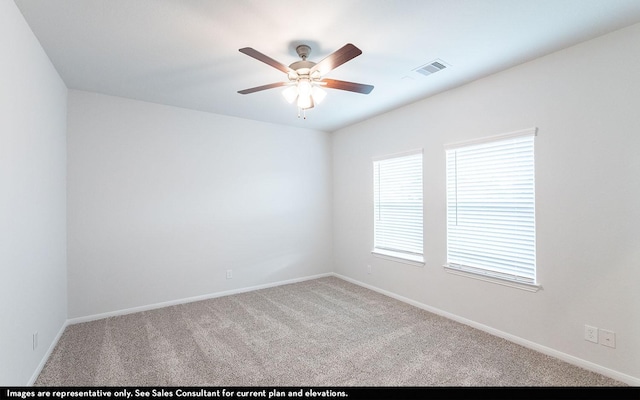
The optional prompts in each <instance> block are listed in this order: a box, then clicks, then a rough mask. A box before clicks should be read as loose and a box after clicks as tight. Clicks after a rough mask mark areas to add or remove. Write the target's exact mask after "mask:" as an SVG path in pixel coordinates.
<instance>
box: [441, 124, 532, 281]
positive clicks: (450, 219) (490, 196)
mask: <svg viewBox="0 0 640 400" xmlns="http://www.w3.org/2000/svg"><path fill="white" fill-rule="evenodd" d="M535 135H536V129H535V128H533V129H529V130H525V131H519V132H515V133H511V134H507V135H502V136H499V137H494V138H488V139H484V140H479V141H474V142H467V143H462V144H455V145H449V146H446V158H447V165H446V169H447V265H446V267H447V269H448V270H450V271H454V272H462V273H465V274H473V275H474V276H476V277H482V278H484V279H489V280H492V281H494V282H499V283H506V282H510V283H514V286H517V287H523V288H525V289H529V290H534V291H535V290H537V289H536V288H534V287H527V286H529V285H531V286H535V285H536V252H535V244H536V243H535V236H536V235H535V190H534V186H535V185H534V183H535V182H534V148H533V144H534V137H535ZM510 283H507V284H510ZM519 284H522V285H519Z"/></svg>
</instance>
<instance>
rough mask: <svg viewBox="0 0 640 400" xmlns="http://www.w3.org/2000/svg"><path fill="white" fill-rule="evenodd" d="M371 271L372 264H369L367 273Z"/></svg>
mask: <svg viewBox="0 0 640 400" xmlns="http://www.w3.org/2000/svg"><path fill="white" fill-rule="evenodd" d="M370 273H371V265H367V274H370Z"/></svg>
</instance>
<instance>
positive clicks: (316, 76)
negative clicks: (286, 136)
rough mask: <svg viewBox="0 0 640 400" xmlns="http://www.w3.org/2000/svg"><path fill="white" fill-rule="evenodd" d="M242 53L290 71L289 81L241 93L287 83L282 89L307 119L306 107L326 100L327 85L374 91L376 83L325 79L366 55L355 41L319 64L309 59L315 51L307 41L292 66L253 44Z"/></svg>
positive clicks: (288, 99) (357, 90) (287, 71)
mask: <svg viewBox="0 0 640 400" xmlns="http://www.w3.org/2000/svg"><path fill="white" fill-rule="evenodd" d="M240 52H241V53H244V54H246V55H248V56H249V57H253V58H255V59H256V60H258V61H262V62H263V63H265V64H268V65H270V66H272V67H274V68H276V69H278V70H280V71H282V72H284V73H285V74H287V78H288V81H284V82H276V83H270V84H268V85H263V86H257V87H254V88H250V89H245V90H240V91H238V93H240V94H249V93H255V92H259V91H262V90H266V89H273V88H277V87H283V86H287V88H286V89H285V90H284V91H283V92H282V95H283V96H284V98H285V99H286V100H287V101H288V102H289V103H291V104H293V103H294V102H295V103H296V105H297V107H298V118H300V115H301V114H302V116H303V118H305V119H306V110H308V109H310V108H313V107H314V106H315V105H316V104H320V103H321V102H322V100H323V99H324V98H325V96H326V95H327V92H326V91H325V90H324V89H323V88H329V89H338V90H346V91H349V92H355V93H362V94H369V93H371V91H372V90H373V86H371V85H363V84H361V83H354V82H346V81H339V80H336V79H327V78H324V75H326V74H327V73H329V72H330V71H332V70H334V69H335V68H337V67H339V66H340V65H342V64H344V63H346V62H347V61H349V60H351V59H353V58H355V57H357V56H359V55H360V54H362V51H361V50H360V49H359V48H357V47H356V46H354V45H352V44H351V43H348V44H346V45H344V46H343V47H341V48H340V49H338V50H337V51H335V52H333V53H331V54H330V55H329V56H327V57H326V58H324V59H323V60H322V61H320V62H318V63H314V62H312V61H308V60H307V58H308V57H309V54H310V53H311V48H310V47H309V46H307V45H305V44H301V45H300V46H298V47H296V53H298V56H300V58H301V60H300V61H296V62H294V63H292V64H291V65H289V66H288V67H287V66H286V65H284V64H282V63H280V62H278V61H276V60H274V59H273V58H271V57H268V56H266V55H264V54H262V53H260V52H259V51H257V50H254V49H252V48H251V47H244V48H242V49H240Z"/></svg>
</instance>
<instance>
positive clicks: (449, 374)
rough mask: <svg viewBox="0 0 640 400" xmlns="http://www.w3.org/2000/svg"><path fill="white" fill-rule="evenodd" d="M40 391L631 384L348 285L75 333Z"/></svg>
mask: <svg viewBox="0 0 640 400" xmlns="http://www.w3.org/2000/svg"><path fill="white" fill-rule="evenodd" d="M35 386H624V385H623V384H622V383H620V382H616V381H614V380H612V379H609V378H607V377H604V376H602V375H599V374H596V373H593V372H589V371H586V370H584V369H581V368H578V367H576V366H572V365H570V364H567V363H565V362H563V361H559V360H557V359H554V358H552V357H548V356H546V355H543V354H540V353H537V352H535V351H532V350H529V349H526V348H524V347H522V346H519V345H516V344H514V343H511V342H508V341H506V340H503V339H500V338H497V337H495V336H492V335H489V334H487V333H484V332H482V331H479V330H477V329H474V328H471V327H468V326H466V325H463V324H460V323H457V322H454V321H451V320H448V319H446V318H443V317H440V316H438V315H435V314H432V313H429V312H426V311H424V310H422V309H419V308H416V307H413V306H411V305H408V304H405V303H402V302H400V301H397V300H395V299H392V298H389V297H387V296H384V295H381V294H379V293H376V292H374V291H371V290H368V289H366V288H362V287H360V286H357V285H354V284H351V283H349V282H345V281H343V280H341V279H338V278H333V277H330V278H322V279H316V280H311V281H305V282H301V283H295V284H290V285H283V286H279V287H274V288H269V289H263V290H257V291H253V292H248V293H242V294H236V295H232V296H227V297H220V298H216V299H211V300H205V301H199V302H194V303H189V304H184V305H177V306H172V307H167V308H162V309H158V310H153V311H145V312H140V313H135V314H130V315H125V316H119V317H112V318H107V319H102V320H98V321H92V322H87V323H81V324H76V325H71V326H69V327H67V329H66V330H65V332H64V333H63V335H62V337H61V339H60V341H59V342H58V345H57V346H56V348H55V349H54V351H53V353H52V355H51V357H50V358H49V360H48V362H47V363H46V365H45V367H44V369H43V371H42V372H41V374H40V376H39V377H38V379H37V381H36V382H35Z"/></svg>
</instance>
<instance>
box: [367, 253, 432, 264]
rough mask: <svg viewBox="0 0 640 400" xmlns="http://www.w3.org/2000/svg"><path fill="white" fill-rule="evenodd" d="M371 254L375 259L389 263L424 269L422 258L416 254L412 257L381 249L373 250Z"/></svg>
mask: <svg viewBox="0 0 640 400" xmlns="http://www.w3.org/2000/svg"><path fill="white" fill-rule="evenodd" d="M371 254H372V255H374V256H375V257H379V258H384V259H386V260H390V261H395V262H399V263H403V264H409V265H415V266H418V267H424V257H423V256H422V255H418V254H416V255H412V254H405V253H400V252H397V251H391V250H383V249H373V250H371Z"/></svg>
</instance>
